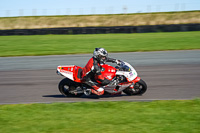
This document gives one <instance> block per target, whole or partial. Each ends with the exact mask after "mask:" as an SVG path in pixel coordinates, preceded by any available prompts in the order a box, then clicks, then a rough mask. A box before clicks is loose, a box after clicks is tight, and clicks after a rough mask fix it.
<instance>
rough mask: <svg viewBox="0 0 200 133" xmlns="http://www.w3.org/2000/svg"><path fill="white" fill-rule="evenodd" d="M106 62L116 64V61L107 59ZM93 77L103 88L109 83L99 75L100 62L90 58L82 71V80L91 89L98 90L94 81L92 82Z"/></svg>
mask: <svg viewBox="0 0 200 133" xmlns="http://www.w3.org/2000/svg"><path fill="white" fill-rule="evenodd" d="M106 62H112V63H118V60H116V59H113V58H109V57H107V59H106ZM94 77H96V78H95V79H96V81H97V82H98V83H100V84H101V85H102V86H105V85H107V84H109V83H110V82H111V81H110V80H108V79H106V78H105V77H104V76H103V75H102V74H101V66H100V62H99V61H97V59H96V58H95V57H92V58H91V59H90V60H89V61H88V63H87V64H86V66H85V67H84V68H83V70H82V80H83V81H84V82H85V83H86V84H87V85H89V86H91V87H92V88H93V89H95V90H98V89H99V87H98V86H97V85H96V84H95V82H94V81H92V78H94Z"/></svg>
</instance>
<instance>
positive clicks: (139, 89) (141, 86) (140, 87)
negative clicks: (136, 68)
mask: <svg viewBox="0 0 200 133" xmlns="http://www.w3.org/2000/svg"><path fill="white" fill-rule="evenodd" d="M146 90H147V85H146V83H145V82H144V81H143V80H142V79H140V81H138V82H137V83H135V85H134V88H133V89H132V88H129V87H128V88H126V89H125V90H123V92H124V93H126V94H127V95H142V94H144V93H145V92H146Z"/></svg>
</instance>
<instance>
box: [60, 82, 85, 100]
mask: <svg viewBox="0 0 200 133" xmlns="http://www.w3.org/2000/svg"><path fill="white" fill-rule="evenodd" d="M76 87H77V86H76V84H75V83H74V82H73V81H72V80H70V79H68V78H64V79H63V80H61V81H60V83H59V84H58V89H59V91H60V93H61V94H63V95H64V96H66V97H69V96H76V97H80V96H82V95H83V94H82V93H79V94H76V95H75V94H72V93H70V92H72V91H76Z"/></svg>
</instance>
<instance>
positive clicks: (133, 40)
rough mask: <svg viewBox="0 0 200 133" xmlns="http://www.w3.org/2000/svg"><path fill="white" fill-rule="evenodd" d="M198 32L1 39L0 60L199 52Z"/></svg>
mask: <svg viewBox="0 0 200 133" xmlns="http://www.w3.org/2000/svg"><path fill="white" fill-rule="evenodd" d="M199 42H200V31H194V32H169V33H143V34H141V33H134V34H93V35H34V36H0V56H1V57H5V56H31V55H60V54H80V53H92V52H93V50H94V48H95V47H104V48H105V49H107V50H108V51H109V52H134V51H161V50H187V49H200V43H199Z"/></svg>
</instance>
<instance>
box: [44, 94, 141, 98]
mask: <svg viewBox="0 0 200 133" xmlns="http://www.w3.org/2000/svg"><path fill="white" fill-rule="evenodd" d="M127 96H128V95H126V94H120V95H102V96H97V95H90V96H86V95H83V96H81V97H76V96H68V97H66V96H64V95H61V94H60V95H59V94H58V95H43V96H42V97H52V98H77V99H78V98H79V99H81V98H83V99H99V98H112V97H127ZM137 96H138V95H137Z"/></svg>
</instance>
